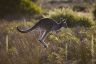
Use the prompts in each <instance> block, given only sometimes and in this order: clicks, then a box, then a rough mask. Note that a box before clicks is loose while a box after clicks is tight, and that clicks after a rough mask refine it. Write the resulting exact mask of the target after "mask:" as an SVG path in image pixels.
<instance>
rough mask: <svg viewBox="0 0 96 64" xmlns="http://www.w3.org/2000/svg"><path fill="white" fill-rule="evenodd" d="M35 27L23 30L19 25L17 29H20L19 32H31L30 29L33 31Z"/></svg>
mask: <svg viewBox="0 0 96 64" xmlns="http://www.w3.org/2000/svg"><path fill="white" fill-rule="evenodd" d="M34 29H35V26H33V27H31V28H29V29H27V30H21V29H20V28H19V27H17V30H18V31H19V32H21V33H27V32H30V31H32V30H34Z"/></svg>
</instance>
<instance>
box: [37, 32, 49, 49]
mask: <svg viewBox="0 0 96 64" xmlns="http://www.w3.org/2000/svg"><path fill="white" fill-rule="evenodd" d="M48 33H49V31H44V32H43V34H42V36H41V37H40V38H39V41H40V43H42V44H43V46H44V47H45V48H47V47H48V45H47V44H46V43H45V42H44V40H45V38H46V36H47V34H48Z"/></svg>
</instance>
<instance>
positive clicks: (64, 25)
mask: <svg viewBox="0 0 96 64" xmlns="http://www.w3.org/2000/svg"><path fill="white" fill-rule="evenodd" d="M60 24H61V25H62V27H65V28H67V27H68V26H67V20H66V19H62V21H61V23H60Z"/></svg>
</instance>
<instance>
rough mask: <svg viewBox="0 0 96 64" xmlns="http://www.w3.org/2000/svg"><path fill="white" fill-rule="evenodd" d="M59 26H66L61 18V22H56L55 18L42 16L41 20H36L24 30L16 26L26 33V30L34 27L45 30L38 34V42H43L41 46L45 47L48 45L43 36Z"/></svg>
mask: <svg viewBox="0 0 96 64" xmlns="http://www.w3.org/2000/svg"><path fill="white" fill-rule="evenodd" d="M61 27H67V23H66V21H65V20H63V21H62V22H60V23H57V22H56V21H55V20H53V19H50V18H43V19H41V20H39V22H37V23H36V24H35V25H34V26H33V27H31V28H28V29H26V30H21V29H20V28H19V27H17V30H18V31H19V32H21V33H27V32H30V31H32V30H34V29H36V28H40V29H43V30H45V31H44V32H43V34H42V35H41V36H40V38H39V39H38V40H39V41H40V43H42V44H43V46H44V47H45V48H47V47H48V45H47V44H46V43H45V42H44V40H45V37H46V36H47V34H48V33H49V32H50V31H57V30H59V29H60V28H61Z"/></svg>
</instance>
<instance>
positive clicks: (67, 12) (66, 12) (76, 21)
mask: <svg viewBox="0 0 96 64" xmlns="http://www.w3.org/2000/svg"><path fill="white" fill-rule="evenodd" d="M44 17H49V18H53V19H54V20H56V21H57V22H61V21H62V20H60V19H61V18H63V19H67V25H68V27H76V26H84V27H91V26H93V25H94V22H93V18H92V16H91V14H85V13H80V12H74V11H73V10H72V9H69V8H67V9H65V8H63V9H54V10H50V11H49V12H48V14H47V15H44Z"/></svg>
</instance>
